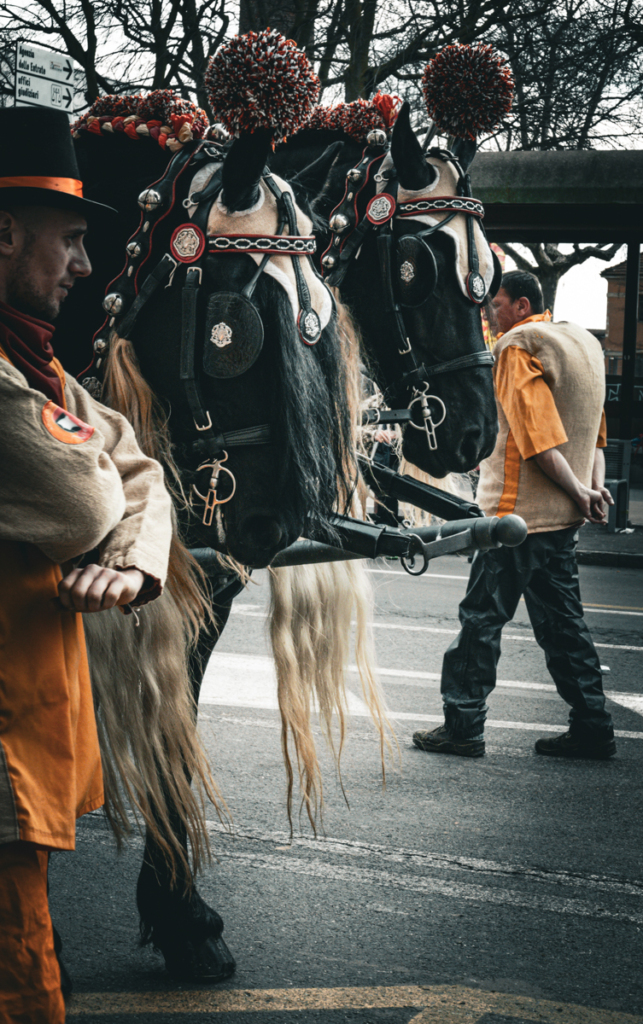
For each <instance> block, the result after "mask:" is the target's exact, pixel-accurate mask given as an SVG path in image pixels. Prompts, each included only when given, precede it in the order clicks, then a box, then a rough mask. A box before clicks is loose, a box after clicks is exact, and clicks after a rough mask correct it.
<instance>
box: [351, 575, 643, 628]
mask: <svg viewBox="0 0 643 1024" xmlns="http://www.w3.org/2000/svg"><path fill="white" fill-rule="evenodd" d="M366 572H368V573H377V574H378V575H382V576H399V577H400V579H407V580H409V579H420V580H425V581H426V582H428V583H430V582H431V580H464V581H465V582H467V581H468V579H469V577H468V576H454V575H453V574H452V573H449V574H448V575H447V574H442V573H437V572H431V570H430V569H429V571H428V572H426V573H425V574H424V576H415V577H413V576H409V574H408V573H406V572H399V571H397V570H395V569H367V570H366ZM520 600H521V601H523V600H524V598H521V599H520ZM583 611H584V612H591V613H595V614H598V615H637V616H638V617H639V618H642V617H643V611H639V610H636V609H633V608H632V609H629V608H602V607H600V606H596V605H587V604H584V605H583Z"/></svg>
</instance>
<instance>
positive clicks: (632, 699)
mask: <svg viewBox="0 0 643 1024" xmlns="http://www.w3.org/2000/svg"><path fill="white" fill-rule="evenodd" d="M349 670H350V671H351V672H357V666H356V665H349ZM377 671H378V674H379V675H380V676H382V677H383V678H386V679H390V683H389V685H391V686H405V685H407V681H408V680H417V683H414V682H411V685H412V686H423V685H426V684H425V683H424V682H423V681H424V680H426V681H427V683H428V684H429V685H430V684H431V683H433V682H439V681H440V678H441V676H440V673H439V672H418V671H415V670H411V669H394V668H378V670H377ZM421 680H422V682H421ZM496 687H497V688H500V689H507V690H545V691H547V692H548V693H556V692H557V690H556V687H555V686H554V685H553V684H552V683H524V682H520V681H518V680H517V679H498V680H496ZM603 692H604V693H605V696H606V697H607V699H608V700H613V701H614V703H615V704H621V705H622V707H624V708H628V709H629V710H630V711H635V712H636V713H637V715H643V694H639V693H623V692H621V691H620V690H604V691H603Z"/></svg>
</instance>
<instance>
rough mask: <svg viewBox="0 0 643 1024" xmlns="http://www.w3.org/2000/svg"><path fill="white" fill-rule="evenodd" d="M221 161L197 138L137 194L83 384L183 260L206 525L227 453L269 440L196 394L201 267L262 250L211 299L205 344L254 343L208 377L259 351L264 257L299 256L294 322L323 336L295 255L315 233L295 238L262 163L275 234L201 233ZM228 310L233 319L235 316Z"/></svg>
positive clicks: (183, 359) (231, 482)
mask: <svg viewBox="0 0 643 1024" xmlns="http://www.w3.org/2000/svg"><path fill="white" fill-rule="evenodd" d="M223 159H224V148H223V146H222V145H218V144H217V143H215V142H210V141H209V142H205V143H200V144H198V145H197V146H196V147H192V148H190V147H186V148H184V149H183V150H180V151H179V152H178V153H176V154H175V155H174V157H173V158H172V160H171V161H170V163H169V165H168V167H167V169H166V171H165V173H164V174H163V176H162V178H160V179H159V180H158V181H157V182H154V184H153V185H151V186H149V188H147V189H145V190H144V191H143V192H142V193H141V194H140V196H139V199H138V203H139V206H140V207H141V209H142V211H143V212H142V216H141V221H140V225H139V228H138V230H137V231H136V233H135V234H134V235H132V237H131V238H130V239H129V241H128V243H127V261H126V264H125V267H124V268H123V270H122V272H121V274H120V275H119V276H118V277H117V278H116V279H115V280H114V281H112V282H111V284H110V285H109V286H108V294H107V295H106V297H105V299H104V300H103V308H104V309H105V311H106V312H107V314H108V317H107V320H106V321H105V322H104V323H103V325H102V327H101V328H100V329H99V331H98V332H97V334H96V335H95V337H94V342H93V347H94V353H95V356H94V360H93V362H92V364H91V366H90V367H89V368H88V370H87V371H85V372H86V373H88V374H89V375H88V376H86V377H83V379H82V380H81V383H82V384H83V386H84V387H85V388H86V389H87V390H88V391H89V392H90V393H91V394H93V395H94V396H95V397H100V394H101V392H102V377H103V374H104V369H105V357H106V355H107V352H108V349H109V344H110V335H111V332H112V330H114V331H116V333H117V334H118V335H119V336H120V337H122V338H128V337H129V336H130V334H131V332H132V330H133V329H134V326H135V323H136V320H137V317H138V315H139V313H140V312H141V310H142V309H143V307H144V306H145V305H146V304H147V303H148V302H149V301H150V299H151V298H152V296H153V295H154V294H155V293H156V292H157V290H158V289H159V288H161V287H169V286H171V285H172V284H173V282H174V279H175V277H176V275H177V274H179V273H181V270H182V264H185V265H186V266H185V276H184V279H183V285H182V297H181V301H182V312H181V348H180V380H181V383H182V385H183V391H184V394H185V398H186V401H187V404H188V407H189V410H190V414H191V417H192V420H193V423H194V428H195V431H196V439H195V441H194V443H193V445H192V448H193V451H194V454H195V455H196V457H197V459H198V465H197V468H196V470H195V471H194V473H193V477H194V481H195V482H194V483H192V487H191V501H192V502H193V503H194V502H197V501H198V502H202V503H203V513H202V520H201V521H202V524H203V525H204V526H211V525H212V522H213V519H214V514H215V510H216V507H217V505H221V504H225V503H226V502H228V501H229V500H230V499H231V498H232V497H233V495H234V491H235V488H236V481H235V478H234V476H233V474H232V472H231V471H230V470H229V469H228V468H227V467H226V466H225V465H224V463H225V462H226V461H227V458H228V449H230V448H235V447H246V446H248V445H258V444H270V443H271V440H272V439H271V432H270V426H269V424H267V423H262V424H259V425H257V426H252V427H245V428H243V429H240V430H226V429H225V427H224V426H222V425H221V424H220V423H219V422H217V419H216V416H214V414H213V412H212V411H211V410H210V409H208V408H207V407H206V404H205V402H204V400H203V395H202V393H201V387H200V384H199V380H198V377H197V374H196V370H195V355H196V332H197V310H198V299H199V289H200V288H201V285H202V278H203V266H204V263H205V259H206V258H207V256H208V254H209V253H213V254H216V253H222V252H232V253H241V252H245V253H261V254H263V255H262V259H261V261H260V263H259V265H258V267H257V269H256V270H255V272H254V273H253V275H252V277H251V279H250V281H249V282H248V283H247V284H246V286H245V287H244V288H243V289H242V291H241V292H240V293H236V292H234V293H232V292H228V293H214V295H215V296H216V297H217V299H218V300H219V301H218V305H217V315H218V316H221V318H222V319H221V320H220V322H218V323H216V324H214V325H213V328H212V338H211V340H212V342H213V344H214V345H215V346H220V347H221V348H225V346H226V345H229V344H231V340H229V339H231V338H232V336H233V335H234V333H235V330H237V332H238V333H240V332H241V333H244V332H245V337H244V341H247V340H248V338H249V337H250V338H252V339H254V344H253V345H251V346H250V348H251V355H250V356H247V357H246V360H245V363H242V364H241V365H239V366H237V367H234V368H233V369H232V370H230V368H229V367H227V368H226V369H225V370H224V371H222V370H218V369H217V367H215V368H214V370H212V369H210V370H208V368H207V367H206V372H210V375H211V376H215V377H216V376H219V377H232V376H238V375H240V373H243V372H245V371H246V370H247V369H249V368H250V366H251V365H252V364H253V363H254V361H255V360H256V358H257V356H258V354H259V352H260V351H261V346H262V344H263V324H262V322H261V316H260V314H259V311H258V309H257V308H256V306H255V305H254V303H253V301H252V299H253V294H254V291H255V288H256V285H257V282H258V280H259V277H260V276H261V274H262V272H263V271H264V269H265V267H266V265H267V263H268V260H269V259H270V257H271V256H272V255H284V254H285V255H291V256H293V257H297V258H296V259H293V268H294V274H295V282H296V288H297V293H298V299H299V306H300V312H299V317H298V321H297V328H298V331H299V335H300V338H301V340H302V342H304V343H305V344H307V345H314V344H316V343H317V341H318V340H319V338H320V337H321V333H322V327H321V322H320V320H319V317H318V315H317V313H316V312H315V310H314V309H313V308H312V302H311V296H310V291H309V289H308V286H307V284H306V280H305V278H304V274H303V271H302V268H301V265H300V257H302V256H304V257H307V258H308V259H309V261H311V266H312V260H311V258H312V254H313V253H314V251H315V248H316V242H315V239H314V237H313V236H301V235H299V231H298V225H297V214H296V210H295V206H294V203H293V201H292V197H291V195H290V194H289V193H288V192H282V190H281V189H280V188H279V186H278V184H277V182H275V180H274V179H273V178H272V176H271V174H270V171H269V170H268V169H267V168H266V169H265V170H264V174H263V177H262V180H263V182H264V183H265V184H266V186H267V187H268V189H269V190H270V192H271V193H272V195H273V196H274V197H275V201H276V205H277V210H278V220H279V223H278V227H277V232H276V234H275V235H266V236H264V235H250V234H246V235H243V234H226V235H215V236H208V233H207V231H208V220H209V216H210V211H211V208H212V205H213V204H214V203H215V202H216V200H217V198H218V197H219V195H220V193H221V189H222V167H223ZM213 161H216V163H217V164H218V165H219V166H218V167H217V168H215V169H214V171H213V173H212V175H211V176H210V179H209V181H208V182H207V184H205V186H204V187H203V188H202V189H201V190H200V191H198V192H193V193H191V194H190V195H189V196H188V197H187V198H186V199H185V200H184V201H183V203H184V206H185V207H186V208H191V209H192V211H193V212H192V217H191V219H190V220H189V221H188V222H186V223H184V224H181V225H179V226H178V227H177V228H176V229H175V230H174V232H173V234H172V238H171V241H170V246H169V249H170V251H169V252H165V253H164V254H163V255H162V257H161V258H160V260H159V261H158V262H157V264H156V266H155V267H154V269H153V270H152V271H151V272H150V273H149V274H148V275H147V276H146V277H145V279H144V280H143V281H142V283H141V285H140V287H139V285H138V279H139V277H140V276H142V275H141V271H142V269H143V267H144V266H145V264H146V263H147V261H148V260H149V259H150V257H151V255H152V248H153V239H154V235H155V232H156V230H157V228H158V225H159V224H160V223H161V222H162V221H163V220H164V219H165V218H166V217H167V216H168V214H169V213H171V211H172V210H173V209H174V207H175V205H176V191H177V183H178V182H179V179H180V178H181V176H182V175H183V174H184V173H185V171H186V169H187V168H188V167H191V168H192V169H193V170H195V169H197V168H199V167H200V166H203V164H205V163H208V162H213ZM286 226H287V228H288V234H287V235H283V233H282V232H283V229H284V227H286ZM315 272H316V271H315ZM221 300H223V301H221ZM226 303H227V305H226ZM222 310H223V312H222ZM226 310H227V313H226ZM226 316H227V321H228V322H227V321H226ZM235 316H236V317H237V320H235V319H234V318H235ZM231 324H232V327H231ZM253 332H254V333H253ZM245 348H246V349H247V348H248V346H247V345H246V346H245ZM208 351H209V350H208ZM213 351H216V349H214V350H213ZM92 374H93V375H92ZM221 473H223V474H226V475H227V477H228V488H227V491H228V493H227V494H226V495H225V497H220V496H219V495H218V493H217V490H218V485H219V480H220V475H221ZM200 481H204V484H201V483H200ZM203 492H205V493H203Z"/></svg>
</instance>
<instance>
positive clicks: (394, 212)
mask: <svg viewBox="0 0 643 1024" xmlns="http://www.w3.org/2000/svg"><path fill="white" fill-rule="evenodd" d="M385 147H387V136H386V133H385V132H384V131H382V130H381V129H374V130H373V131H371V132H369V134H368V136H367V146H366V148H365V149H364V151H363V153H362V157H361V160H360V161H359V163H358V164H357V165H356V166H355V167H352V168H351V169H350V170H349V172H348V174H347V176H346V187H345V190H344V196H343V198H342V200H341V202H340V203H339V205H338V206H336V207H335V209H334V210H333V211H332V213H331V215H330V219H329V226H330V229H331V232H332V236H331V241H330V245H329V246H328V248H327V249H326V251H325V253H324V255H323V256H322V261H321V262H322V267H323V269H324V273H325V279H326V281H327V283H328V284H331V285H335V286H339V285H340V284H341V283H342V281H343V280H344V277H345V276H346V273H347V271H348V269H349V267H350V265H351V263H352V261H353V260H354V259H357V257H358V255H359V251H360V249H361V246H362V244H363V242H364V240H365V238H366V236H367V234H368V232H369V231H371V230H374V231H375V232H376V235H377V250H378V260H379V269H380V277H381V283H382V286H383V295H384V308H385V312H386V313H387V314H389V315H390V316H391V318H392V322H393V333H394V337H395V340H396V348H397V354H398V355H399V356H400V364H401V365H400V375H399V379H398V381H397V385H396V389H395V393H396V395H397V394H399V390H404V389H405V388H410V391H411V400H410V402H409V403H408V406H407V407H406V409H394V410H384V411H381V412H380V411H378V410H371V411H370V415H367V417H366V420H367V422H369V423H375V422H378V423H408V424H410V426H412V427H413V428H414V429H416V430H424V431H425V434H426V439H427V443H428V446H429V449H430V450H431V451H435V450H436V449H437V447H438V440H437V436H436V428H437V427H439V426H440V425H441V424H442V423H443V422H444V420H445V418H446V414H447V410H446V406H445V404H444V402H443V401H442V399H441V398H440V397H439V396H438V395H432V394H431V393H430V383H429V378H432V377H434V376H436V375H439V374H443V373H454V372H456V371H458V370H465V369H469V368H472V367H478V366H492V365H493V362H494V357H493V354H492V353H491V352H489V351H488V350H487V349H485V350H484V351H481V352H473V353H471V354H470V355H465V356H458V357H457V358H455V359H448V360H446V361H444V362H441V363H437V364H436V365H433V366H429V367H426V366H424V365H423V364H422V363H419V362H418V359H417V357H416V355H415V352H414V351H413V346H412V344H411V341H410V339H409V336H408V333H407V331H406V327H405V324H404V318H403V315H402V311H401V309H400V303H399V302H398V301H397V299H396V297H395V290H394V285H393V243H394V234H393V222H394V219H395V218H396V217H399V218H405V217H407V218H408V217H413V216H416V217H417V216H418V214H425V213H428V212H440V213H442V212H444V213H447V214H448V216H447V217H445V218H444V220H442V221H441V222H439V223H438V224H434V225H432V226H431V227H429V228H427V229H426V230H425V231H420V232H417V233H416V234H411V235H404V236H402V238H400V239H398V249H400V248H402V250H403V249H404V246H405V245H406V246H407V247H411V246H417V245H419V246H421V247H422V250H424V252H423V253H422V255H423V256H425V257H426V259H427V260H428V262H429V266H430V268H431V273H432V277H433V281H432V286H431V287H429V288H427V290H426V292H424V293H423V294H422V296H421V301H420V302H415V303H409V304H408V305H410V306H417V305H421V304H422V303H423V302H424V301H426V299H428V298H429V295H430V294H431V293H432V291H433V290H434V288H435V285H436V282H437V264H436V261H435V257H434V255H433V253H432V251H431V249H430V247H429V246H428V245H427V243H426V241H425V240H426V239H427V238H429V237H430V236H431V235H433V234H435V233H436V232H437V231H439V230H441V229H442V228H443V227H445V226H446V225H447V224H448V223H449V222H450V221H451V220H453V218H454V217H456V216H457V215H458V214H464V215H465V217H466V224H467V255H468V265H469V273H468V275H467V278H466V289H467V294H468V296H469V299H470V300H471V302H473V303H475V305H477V306H480V305H481V304H482V303H483V302H484V301H485V298H486V296H487V293H488V289H487V286H486V284H485V281H484V278H483V277H482V275H481V274H480V272H479V266H480V263H479V257H478V251H477V246H476V241H475V234H474V227H473V225H474V221H473V218H474V217H476V218H479V219H480V220H481V219H482V217H483V216H484V208H483V206H482V203H481V202H480V201H479V200H477V199H474V198H473V197H472V196H471V182H470V178H469V175H468V174H465V173H464V172H463V170H462V168H461V166H460V164H459V162H458V160H457V158H456V157H455V156H454V155H453V153H451V152H450V151H449V150H440V149H431V150H430V151H429V155H431V156H434V157H438V158H439V159H441V160H443V161H449V162H450V163H452V164H453V166H454V168H455V170H456V173H457V175H458V189H457V191H458V195H457V196H433V195H426V196H420V197H418V198H414V199H411V200H408V201H403V202H398V189H399V181H398V179H397V176H396V173H395V168H394V166H393V165H392V164H390V166H389V168H388V169H389V170H390V174H384V173H383V166H380V165H381V162H382V161H383V160H384V157H385V156H386V155H387V153H388V149H386V150H385ZM374 172H375V173H374ZM371 176H372V177H373V180H374V181H375V182H376V183H377V188H378V189H380V187H381V189H382V190H381V191H377V192H376V194H375V195H374V196H373V197H372V198H371V199H370V200H369V201H368V203H367V205H366V210H365V214H364V215H363V216H360V212H359V211H358V208H357V203H358V199H359V196H360V194H361V193H362V192H363V190H364V188H365V187H366V185H367V184H368V182H369V180H370V179H371ZM384 187H386V189H387V191H383V189H384ZM492 256H493V259H494V267H495V273H494V281H495V279H496V277H497V276H498V269H499V263H497V262H496V261H497V257H496V256H495V254H492ZM399 276H400V279H401V280H402V282H403V283H404V284H409V283H410V282H412V281H413V279H414V278H415V276H416V268H415V266H414V262H413V260H412V259H411V258H408V259H405V260H404V262H402V264H401V266H400V267H399ZM492 287H493V283H492ZM431 404H434V405H435V406H437V417H436V418H434V415H433V413H432V411H431ZM416 405H417V406H419V411H420V415H421V418H422V423H421V424H418V423H416V422H415V421H414V420H413V408H414V406H416Z"/></svg>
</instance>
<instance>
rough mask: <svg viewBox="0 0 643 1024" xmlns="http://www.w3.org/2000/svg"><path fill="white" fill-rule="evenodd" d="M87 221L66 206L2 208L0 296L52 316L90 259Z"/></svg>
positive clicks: (44, 317) (31, 312)
mask: <svg viewBox="0 0 643 1024" xmlns="http://www.w3.org/2000/svg"><path fill="white" fill-rule="evenodd" d="M86 231H87V221H86V220H85V218H84V217H83V216H81V215H80V214H77V213H72V212H71V211H69V210H55V209H50V208H48V207H35V206H31V207H20V208H17V209H16V210H14V211H13V212H12V213H11V214H9V213H0V288H1V291H2V294H0V298H2V299H3V301H4V302H6V303H7V304H8V305H10V306H13V307H14V308H15V309H19V310H20V311H21V312H23V313H27V314H29V315H30V316H35V317H37V318H39V319H42V320H49V321H50V320H55V318H56V317H57V316H58V313H59V312H60V307H61V305H62V303H63V302H64V300H65V299H66V298H67V295H68V292H69V289H70V288H71V287H72V286H73V284H74V281H75V280H76V278H77V277H87V275H88V274H90V273H91V269H92V268H91V264H90V262H89V259H88V258H87V253H86V252H85V248H84V245H83V238H84V235H85V232H86Z"/></svg>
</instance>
